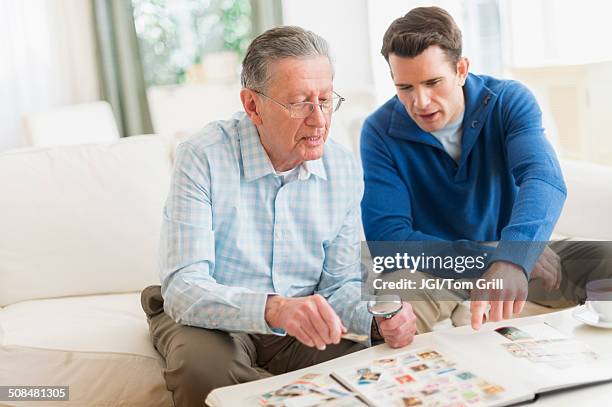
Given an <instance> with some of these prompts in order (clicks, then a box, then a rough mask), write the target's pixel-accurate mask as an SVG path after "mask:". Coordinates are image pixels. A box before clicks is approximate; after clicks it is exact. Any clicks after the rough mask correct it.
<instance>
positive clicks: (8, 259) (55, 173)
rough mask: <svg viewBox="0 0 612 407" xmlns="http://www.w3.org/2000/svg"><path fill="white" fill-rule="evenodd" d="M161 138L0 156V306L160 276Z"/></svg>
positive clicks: (164, 186)
mask: <svg viewBox="0 0 612 407" xmlns="http://www.w3.org/2000/svg"><path fill="white" fill-rule="evenodd" d="M171 168H172V163H171V147H170V143H169V142H168V139H165V138H161V137H157V136H138V137H129V138H126V139H122V140H120V141H118V142H116V143H112V144H106V145H104V144H97V145H96V144H88V145H79V146H62V147H55V148H38V149H24V150H17V151H14V152H7V153H3V154H0V185H1V188H2V189H1V194H2V199H0V225H2V233H0V281H2V284H0V306H3V305H7V304H11V303H15V302H18V301H24V300H30V299H37V298H51V297H62V296H70V295H86V294H101V293H118V292H130V291H137V290H141V289H142V288H143V287H145V286H146V285H148V284H150V283H155V282H157V281H158V277H157V271H156V270H157V245H158V236H159V229H160V224H161V216H162V207H163V203H164V200H165V197H166V194H167V191H168V186H169V183H170V173H171Z"/></svg>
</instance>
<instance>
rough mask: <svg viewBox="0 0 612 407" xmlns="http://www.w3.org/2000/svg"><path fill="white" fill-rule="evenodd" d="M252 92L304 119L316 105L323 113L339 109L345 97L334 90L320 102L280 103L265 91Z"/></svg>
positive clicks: (293, 115)
mask: <svg viewBox="0 0 612 407" xmlns="http://www.w3.org/2000/svg"><path fill="white" fill-rule="evenodd" d="M251 90H252V91H253V92H255V93H257V94H258V95H261V96H263V97H265V98H266V99H270V100H271V101H273V102H274V103H276V104H277V105H279V106H281V107H283V108H285V109H286V110H287V111H288V112H289V115H290V116H291V117H292V118H294V119H304V118H306V117H308V116H310V115H311V114H312V112H314V109H315V106H318V107H319V109H321V112H323V113H325V114H332V113H334V112H337V111H338V109H340V106H341V105H342V102H344V101H345V100H346V99H345V98H343V97H342V96H340V95H338V94H337V93H336V92H333V91H332V92H333V93H334V96H333V97H332V98H330V99H327V100H324V101H322V102H321V103H313V102H297V103H287V104H284V103H281V102H279V101H278V100H276V99H274V98H272V97H270V96H268V95H266V94H265V93H262V92H259V91H256V90H254V89H251Z"/></svg>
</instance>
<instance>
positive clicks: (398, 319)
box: [378, 303, 412, 332]
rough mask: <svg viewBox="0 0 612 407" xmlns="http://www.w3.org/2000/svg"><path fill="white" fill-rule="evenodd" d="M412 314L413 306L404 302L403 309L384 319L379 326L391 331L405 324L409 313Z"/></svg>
mask: <svg viewBox="0 0 612 407" xmlns="http://www.w3.org/2000/svg"><path fill="white" fill-rule="evenodd" d="M411 314H412V307H410V304H407V303H404V306H403V307H402V310H401V311H400V312H398V313H397V314H395V315H393V317H391V318H388V319H384V320H383V321H381V322H380V323H379V324H378V327H379V328H382V329H384V330H385V331H387V332H391V331H394V330H396V329H397V328H399V327H400V326H402V325H404V324H405V323H406V322H407V321H408V317H409V315H411Z"/></svg>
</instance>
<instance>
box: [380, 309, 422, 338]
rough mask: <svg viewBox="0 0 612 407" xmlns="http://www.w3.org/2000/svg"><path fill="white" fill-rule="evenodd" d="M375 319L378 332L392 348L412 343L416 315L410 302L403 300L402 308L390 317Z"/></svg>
mask: <svg viewBox="0 0 612 407" xmlns="http://www.w3.org/2000/svg"><path fill="white" fill-rule="evenodd" d="M375 319H376V322H375V324H377V325H378V332H380V335H381V336H382V337H383V338H384V340H385V342H387V344H389V346H391V347H392V348H401V347H403V346H406V345H409V344H411V343H412V340H413V339H414V335H415V333H416V316H415V315H414V312H413V311H412V306H411V305H410V303H408V302H404V304H403V307H402V310H401V311H400V312H398V313H397V314H395V315H393V317H392V318H389V319H386V318H380V317H377V318H375Z"/></svg>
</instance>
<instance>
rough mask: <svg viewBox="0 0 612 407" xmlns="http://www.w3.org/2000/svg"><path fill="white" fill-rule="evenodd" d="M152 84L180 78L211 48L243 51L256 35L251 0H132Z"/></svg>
mask: <svg viewBox="0 0 612 407" xmlns="http://www.w3.org/2000/svg"><path fill="white" fill-rule="evenodd" d="M132 5H133V8H134V23H135V27H136V34H137V35H138V40H139V46H140V54H141V58H142V60H143V67H144V74H145V81H146V82H147V84H148V85H165V84H175V83H180V82H182V81H183V80H184V78H185V72H186V70H187V69H188V68H189V67H190V66H191V65H193V64H195V63H199V62H200V61H201V58H202V55H204V54H205V53H207V52H217V51H223V50H229V51H234V52H237V53H238V54H239V55H243V54H244V52H245V51H246V48H247V46H248V44H249V42H250V41H251V39H252V23H251V5H250V2H249V0H132Z"/></svg>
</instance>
